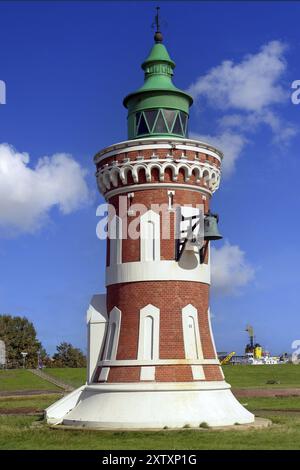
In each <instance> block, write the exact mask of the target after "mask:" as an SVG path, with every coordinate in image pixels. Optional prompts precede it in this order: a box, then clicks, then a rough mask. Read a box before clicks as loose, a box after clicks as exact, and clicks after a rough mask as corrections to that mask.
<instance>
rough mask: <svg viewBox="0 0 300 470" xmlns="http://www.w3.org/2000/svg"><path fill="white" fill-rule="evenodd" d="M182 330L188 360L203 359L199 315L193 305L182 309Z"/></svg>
mask: <svg viewBox="0 0 300 470" xmlns="http://www.w3.org/2000/svg"><path fill="white" fill-rule="evenodd" d="M182 328H183V340H184V350H185V357H186V359H203V352H202V347H201V342H200V332H199V324H198V313H197V309H196V308H195V307H193V305H191V304H189V305H187V306H186V307H184V308H183V309H182Z"/></svg>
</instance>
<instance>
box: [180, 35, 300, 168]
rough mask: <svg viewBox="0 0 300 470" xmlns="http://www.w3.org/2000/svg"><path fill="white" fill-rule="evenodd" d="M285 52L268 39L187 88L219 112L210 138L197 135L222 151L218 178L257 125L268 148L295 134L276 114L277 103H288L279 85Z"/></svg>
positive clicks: (293, 127)
mask: <svg viewBox="0 0 300 470" xmlns="http://www.w3.org/2000/svg"><path fill="white" fill-rule="evenodd" d="M286 50H287V46H286V44H284V43H283V42H281V41H271V42H269V43H267V44H265V45H263V46H262V47H261V49H260V50H259V52H258V53H256V54H248V55H246V56H245V57H244V58H243V59H242V60H241V61H240V62H238V63H234V62H233V61H231V60H226V61H223V62H222V63H221V64H220V65H218V66H216V67H214V68H212V69H211V70H209V71H208V72H207V73H206V74H205V75H203V76H201V77H199V78H198V80H196V82H195V83H194V84H192V85H191V86H190V88H189V90H188V91H189V93H191V94H192V95H193V96H194V98H195V100H196V102H197V100H198V101H201V100H203V99H204V100H206V102H207V104H208V105H210V106H211V107H213V108H216V109H219V110H221V111H222V112H223V113H225V114H223V115H221V116H220V117H219V119H218V121H217V125H216V134H215V135H214V136H211V135H208V136H199V135H198V137H200V138H202V139H205V140H207V141H208V142H211V143H212V144H213V145H216V147H218V146H219V147H220V150H222V151H223V152H224V160H223V171H224V176H229V175H230V174H231V173H232V172H233V170H234V168H235V163H236V161H237V160H238V158H239V157H240V155H241V153H242V151H243V149H244V147H245V144H246V143H247V142H249V141H250V140H251V139H250V136H252V135H253V134H254V133H255V132H257V130H258V127H259V126H261V125H265V126H268V128H269V129H270V130H271V132H272V135H273V137H272V139H271V141H272V143H273V144H280V145H282V144H284V145H286V144H288V143H289V141H290V139H291V138H292V137H294V136H295V135H296V133H297V132H298V130H297V128H296V126H294V125H293V124H291V123H289V122H286V121H285V120H284V119H283V118H281V117H280V115H279V114H278V104H281V103H284V102H285V101H286V102H289V101H288V96H289V90H286V91H285V89H284V88H283V86H282V78H283V76H284V73H285V72H286V69H287V62H286V59H285V56H284V54H285V52H286ZM275 105H277V106H276V110H275V109H274V106H275ZM197 134H199V133H194V136H197Z"/></svg>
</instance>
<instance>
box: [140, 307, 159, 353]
mask: <svg viewBox="0 0 300 470" xmlns="http://www.w3.org/2000/svg"><path fill="white" fill-rule="evenodd" d="M158 358H159V309H158V308H157V307H155V306H154V305H151V304H149V305H147V306H146V307H144V308H142V309H141V310H140V325H139V344H138V359H139V360H148V361H153V360H157V359H158Z"/></svg>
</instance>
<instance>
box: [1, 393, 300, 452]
mask: <svg viewBox="0 0 300 470" xmlns="http://www.w3.org/2000/svg"><path fill="white" fill-rule="evenodd" d="M57 398H58V397H56V396H55V397H54V396H44V397H41V398H40V397H39V398H37V397H30V398H29V397H26V398H25V397H24V398H22V399H19V398H18V399H15V400H9V401H8V403H9V407H10V408H12V407H14V406H16V408H17V407H21V408H22V407H26V408H27V407H32V408H37V409H41V410H42V409H43V408H44V407H46V406H48V405H49V404H50V403H51V402H52V401H55V400H56V399H57ZM241 401H242V403H244V402H247V408H248V409H249V410H250V411H252V410H255V411H256V415H258V416H263V417H266V418H270V419H272V420H273V423H274V424H273V425H272V427H271V428H268V429H255V430H249V431H244V430H232V431H231V430H230V431H226V432H224V431H216V430H213V429H211V428H210V429H203V430H199V431H196V430H192V429H185V430H179V431H168V430H167V431H155V432H124V431H123V432H113V431H109V432H106V431H80V430H78V431H76V430H63V429H55V428H54V429H53V428H50V427H49V426H47V424H46V423H45V422H44V420H43V419H42V415H41V416H40V417H39V416H9V415H8V416H3V415H2V416H1V406H3V407H5V406H6V405H7V402H6V400H4V399H3V400H0V449H2V450H4V449H70V450H73V449H105V450H107V449H109V450H116V449H121V450H125V449H158V450H161V449H178V450H180V449H187V450H189V449H191V450H193V449H299V447H300V412H299V413H297V412H294V413H285V409H289V408H293V409H299V410H300V398H299V397H285V398H281V397H280V398H274V397H270V398H255V397H254V398H249V399H247V400H241ZM4 405H5V406H4ZM265 410H269V411H265ZM272 410H282V411H278V412H277V413H276V412H275V411H272Z"/></svg>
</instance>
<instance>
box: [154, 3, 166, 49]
mask: <svg viewBox="0 0 300 470" xmlns="http://www.w3.org/2000/svg"><path fill="white" fill-rule="evenodd" d="M159 10H160V7H156V15H155V20H154V23H152V28H154V27H156V31H155V34H154V41H155V42H162V40H163V36H162V34H161V31H160V18H159Z"/></svg>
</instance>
